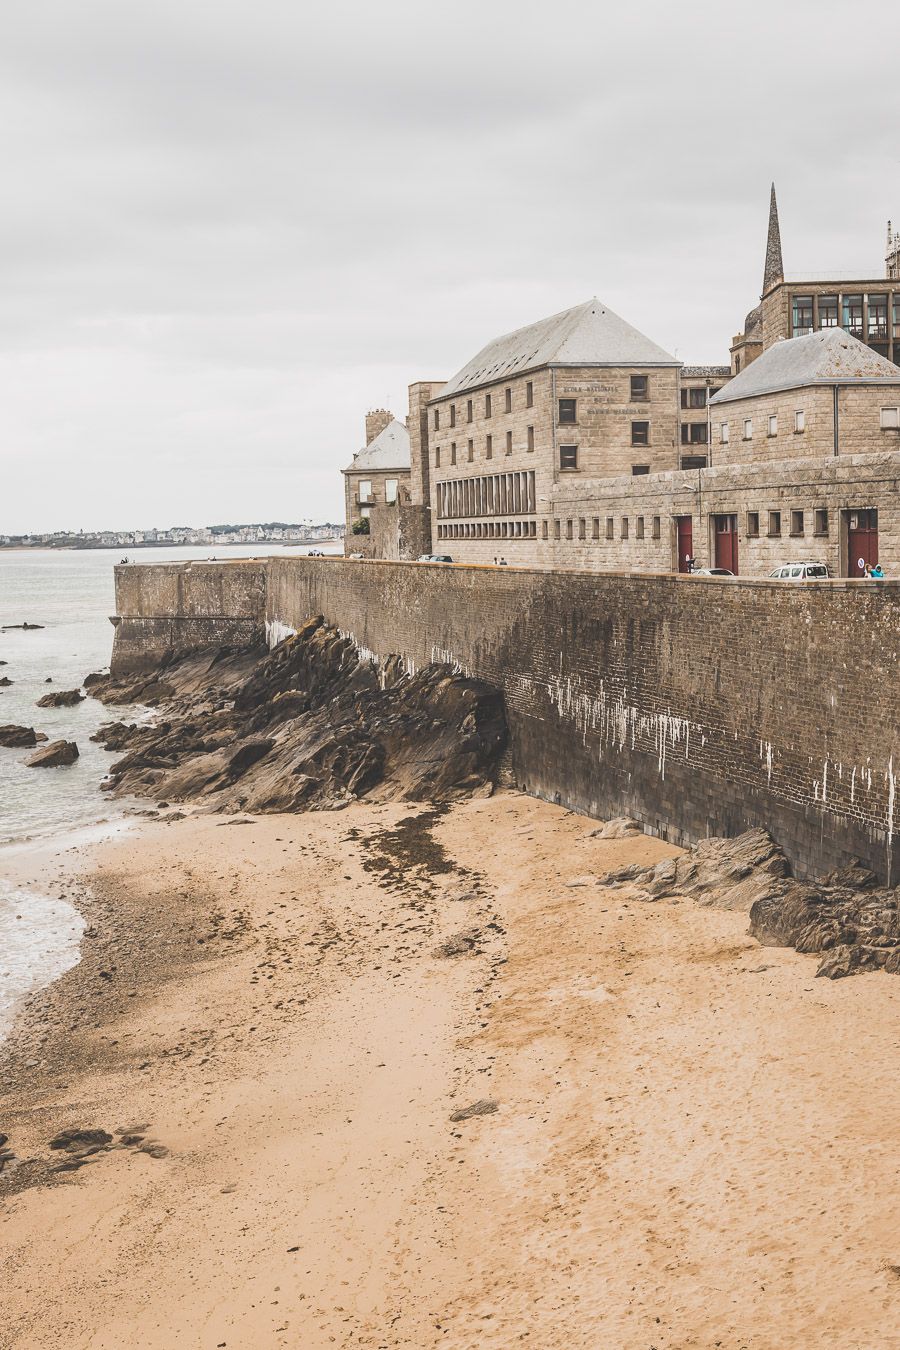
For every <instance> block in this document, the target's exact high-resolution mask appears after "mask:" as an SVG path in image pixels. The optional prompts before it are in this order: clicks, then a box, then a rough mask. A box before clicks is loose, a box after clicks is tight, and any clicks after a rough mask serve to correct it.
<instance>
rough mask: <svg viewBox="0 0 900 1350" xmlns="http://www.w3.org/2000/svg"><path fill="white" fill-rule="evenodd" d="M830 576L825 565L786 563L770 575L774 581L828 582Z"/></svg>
mask: <svg viewBox="0 0 900 1350" xmlns="http://www.w3.org/2000/svg"><path fill="white" fill-rule="evenodd" d="M830 575H831V573H830V572H829V571H828V568H827V567H826V565H825V563H817V562H802V563H785V565H784V567H776V568H775V571H774V572H770V573H769V576H770V578H771V579H772V580H773V581H827V580H828V578H829V576H830Z"/></svg>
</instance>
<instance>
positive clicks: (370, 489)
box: [342, 408, 409, 556]
mask: <svg viewBox="0 0 900 1350" xmlns="http://www.w3.org/2000/svg"><path fill="white" fill-rule="evenodd" d="M342 473H343V475H344V504H345V519H346V523H347V529H346V534H345V537H344V551H345V553H357V552H358V553H365V554H366V555H367V556H374V555H373V544H372V539H373V536H372V534H370V533H368V532H366V533H359V532H357V533H354V526H356V528H357V531H359V522H360V521H366V522H367V523H368V524H369V525H370V524H371V517H372V512H373V510H374V508H375V507H392V508H398V509H399V506H400V504H401V503H402V502H403V501H407V500H408V499H409V432H408V431H407V429H406V427H405V426H404V424H403V423H402V422H398V421H397V419H396V418H395V417H394V415H393V413H390V412H388V411H387V410H386V409H383V408H379V409H377V410H376V411H375V412H370V413H368V414H367V416H366V445H365V449H363V450H358V451H357V453H356V454H355V455H354V456H353V459H352V461H351V462H350V464H348V465H347V467H346V469H343V470H342Z"/></svg>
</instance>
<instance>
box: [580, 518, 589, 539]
mask: <svg viewBox="0 0 900 1350" xmlns="http://www.w3.org/2000/svg"><path fill="white" fill-rule="evenodd" d="M578 538H579V539H587V521H586V520H585V518H584V516H582V517H581V519H580V520H579V522H578Z"/></svg>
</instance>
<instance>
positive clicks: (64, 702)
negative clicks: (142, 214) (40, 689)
mask: <svg viewBox="0 0 900 1350" xmlns="http://www.w3.org/2000/svg"><path fill="white" fill-rule="evenodd" d="M83 700H84V694H82V692H81V690H80V689H56V690H54V692H53V693H52V694H44V696H43V698H39V699H38V701H37V706H38V707H39V708H71V707H72V706H73V704H75V703H81V702H83Z"/></svg>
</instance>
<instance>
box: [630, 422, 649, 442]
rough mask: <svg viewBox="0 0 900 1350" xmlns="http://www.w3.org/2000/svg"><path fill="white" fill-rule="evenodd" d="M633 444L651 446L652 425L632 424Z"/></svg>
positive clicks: (645, 423) (643, 423)
mask: <svg viewBox="0 0 900 1350" xmlns="http://www.w3.org/2000/svg"><path fill="white" fill-rule="evenodd" d="M631 444H632V445H649V444H650V423H649V422H632V424H631Z"/></svg>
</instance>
